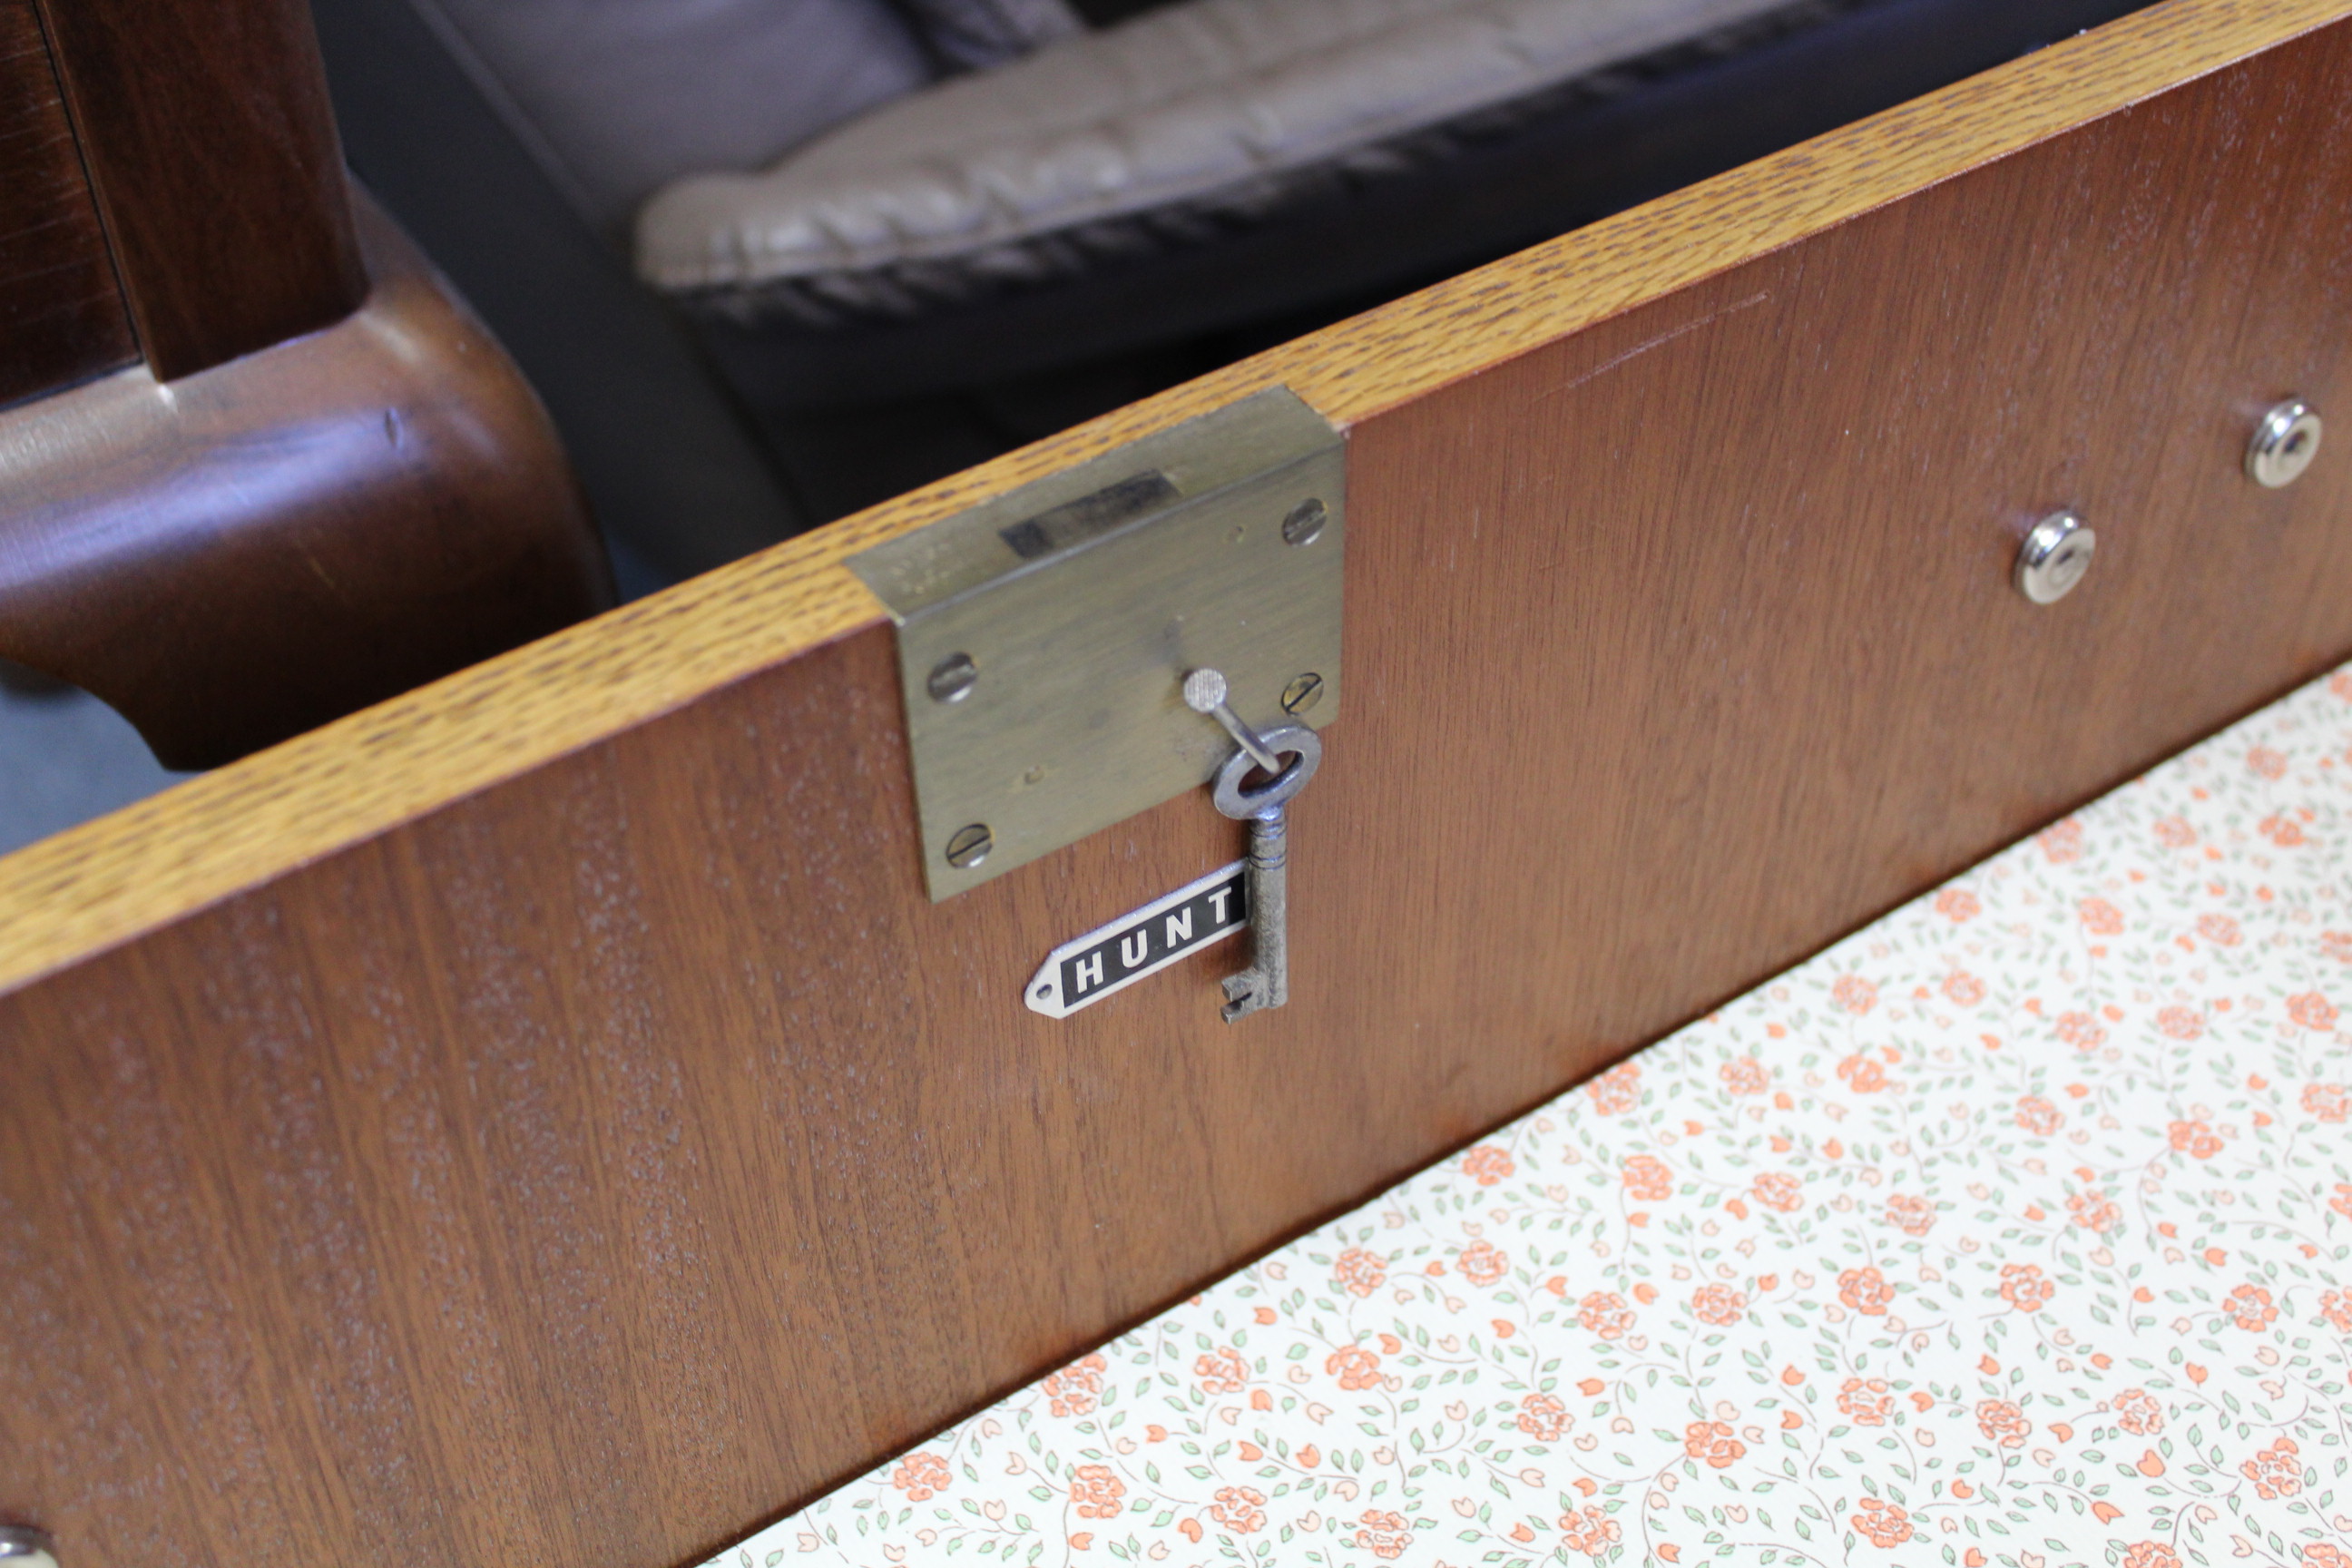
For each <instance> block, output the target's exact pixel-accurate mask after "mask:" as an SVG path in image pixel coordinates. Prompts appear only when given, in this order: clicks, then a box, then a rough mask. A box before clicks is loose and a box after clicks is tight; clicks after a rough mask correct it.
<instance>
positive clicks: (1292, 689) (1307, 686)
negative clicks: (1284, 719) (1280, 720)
mask: <svg viewBox="0 0 2352 1568" xmlns="http://www.w3.org/2000/svg"><path fill="white" fill-rule="evenodd" d="M1322 700H1323V678H1322V677H1321V676H1319V675H1318V674H1316V673H1315V672H1314V671H1313V670H1311V669H1310V670H1308V671H1307V673H1306V674H1305V675H1302V676H1300V677H1299V678H1298V679H1296V680H1294V681H1292V682H1291V683H1290V684H1289V685H1287V686H1286V687H1284V688H1283V689H1282V710H1283V711H1284V712H1285V713H1287V714H1290V715H1291V716H1292V717H1294V718H1296V717H1297V715H1299V714H1301V713H1304V712H1306V711H1307V710H1308V709H1309V708H1312V707H1314V706H1315V705H1316V704H1317V703H1318V702H1320V701H1322Z"/></svg>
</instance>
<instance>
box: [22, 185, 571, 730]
mask: <svg viewBox="0 0 2352 1568" xmlns="http://www.w3.org/2000/svg"><path fill="white" fill-rule="evenodd" d="M357 205H358V206H359V218H360V234H361V241H362V250H363V253H364V255H365V257H366V259H367V264H368V272H369V276H370V279H372V286H371V288H370V289H369V292H368V296H367V300H366V302H365V303H364V304H363V305H362V306H361V308H360V309H359V310H357V311H356V312H355V313H353V314H352V315H351V316H349V317H347V318H345V319H344V320H343V321H340V322H338V323H336V324H335V325H334V326H331V327H329V328H327V329H325V330H323V331H317V332H313V333H310V335H308V336H305V337H300V338H295V339H291V340H289V341H287V342H281V343H278V344H276V345H274V346H272V347H269V348H267V349H263V350H261V351H259V352H257V353H250V354H247V355H245V356H243V357H241V358H238V359H234V360H231V361H229V362H228V363H225V364H221V365H217V366H215V367H214V368H212V369H210V370H206V371H203V372H200V373H198V374H194V375H189V376H185V377H183V378H181V379H179V380H177V381H173V382H170V383H159V382H157V381H156V379H155V378H154V376H153V374H152V373H151V372H150V371H149V370H148V369H147V367H145V366H143V365H139V366H133V367H131V369H128V370H124V371H120V372H117V373H116V374H111V375H109V376H106V377H104V378H102V379H100V380H98V381H95V382H91V383H89V384H85V385H83V386H79V387H77V388H75V389H73V390H72V391H69V392H65V393H60V394H58V395H55V396H52V397H47V398H44V399H42V400H40V401H38V402H37V403H32V404H28V405H23V406H21V407H17V408H14V409H9V410H6V411H5V412H0V475H5V481H6V482H5V495H6V496H7V498H8V499H7V500H6V502H5V512H0V658H11V659H15V660H16V661H17V662H18V663H21V664H25V665H28V666H30V667H32V668H35V669H38V670H42V671H45V672H47V673H48V674H50V675H54V676H57V677H58V678H60V679H66V680H70V681H72V682H74V683H75V684H76V685H78V686H80V687H82V688H84V689H87V690H89V691H90V692H93V693H95V694H96V695H97V696H99V697H100V698H102V699H104V700H106V701H108V702H109V703H111V704H112V705H113V706H114V707H115V708H116V709H117V710H120V711H121V713H122V714H123V715H124V716H125V717H126V718H128V719H129V720H130V721H131V723H133V724H135V725H137V726H138V728H139V731H140V733H141V734H142V735H143V736H145V737H146V739H147V742H148V744H149V745H151V746H152V747H153V748H154V750H155V754H156V756H157V757H158V758H159V759H161V760H162V761H163V763H166V764H167V765H169V766H172V767H175V768H195V767H211V766H215V765H216V764H218V763H225V762H228V761H230V760H232V759H234V758H236V757H238V756H241V755H243V754H244V753H246V752H251V751H254V750H257V749H258V748H260V747H262V746H267V745H269V744H271V743H273V742H278V741H280V740H284V739H285V738H287V737H288V736H290V735H294V734H297V733H299V732H300V731H304V730H307V729H310V728H312V727H314V726H316V725H318V724H320V723H322V722H324V721H327V720H330V719H332V718H336V717H338V716H340V715H341V714H344V713H348V712H350V711H352V710H354V709H357V708H362V707H364V706H366V705H367V704H369V703H371V702H374V701H377V700H381V699H383V698H385V697H389V696H391V695H393V694H394V693H395V692H399V691H403V690H405V689H408V688H410V687H413V686H417V685H420V684H422V683H423V682H425V681H427V680H430V679H435V678H436V677H437V676H441V675H446V674H447V673H449V672H450V671H452V670H455V669H458V668H463V667H464V666H466V665H468V664H472V663H475V662H477V661H478V660H480V659H482V658H488V656H489V655H491V654H494V653H498V652H500V651H501V650H503V649H506V648H509V647H515V646H516V645H518V644H520V643H523V642H527V641H530V639H531V638H533V637H541V636H543V635H545V634H546V633H548V632H551V631H553V630H555V629H556V628H558V627H560V626H566V625H569V624H570V623H572V622H573V621H576V620H579V619H581V618H582V617H583V616H588V615H591V614H593V613H594V612H595V611H597V610H599V609H602V608H604V606H606V605H609V604H610V603H611V602H612V597H613V591H612V579H611V569H610V567H609V566H608V564H607V563H606V561H605V559H604V546H603V543H602V542H601V541H600V540H599V538H598V537H597V534H596V531H595V528H594V525H593V522H592V521H590V519H589V516H588V512H587V509H586V506H585V504H584V502H583V500H582V498H581V495H580V491H579V488H578V486H577V484H576V482H575V481H574V479H573V478H572V469H571V467H570V465H569V463H568V462H567V461H566V460H565V458H564V455H563V451H562V447H561V446H560V445H559V444H558V442H557V439H556V436H555V431H554V428H553V427H552V426H551V425H550V424H549V423H548V420H547V416H546V414H545V413H544V412H543V411H542V410H541V407H540V405H539V400H538V398H537V397H536V396H535V395H533V394H532V392H531V390H530V386H529V385H528V384H526V383H525V382H524V381H523V379H522V377H521V374H520V373H519V372H518V371H517V370H516V369H515V367H514V365H513V363H512V362H511V361H509V359H508V358H507V356H506V354H505V353H504V351H502V350H501V349H500V348H499V345H498V343H497V342H496V340H494V339H493V338H491V336H490V335H489V333H488V331H486V330H485V329H484V328H483V327H482V326H481V324H480V323H479V322H478V321H475V320H474V318H473V316H472V315H471V314H470V313H469V312H468V311H467V310H466V308H465V307H464V305H463V304H462V303H460V302H459V301H458V300H457V299H455V298H454V297H453V296H452V295H451V294H450V293H449V292H448V290H447V289H446V287H445V286H444V285H443V284H442V283H441V281H440V280H439V279H437V278H436V276H435V275H434V274H433V272H432V269H431V268H430V267H429V266H428V265H427V264H426V262H425V259H424V258H423V257H422V256H420V255H419V254H418V253H417V252H416V250H415V248H414V247H412V246H410V245H409V243H408V242H407V240H406V238H405V237H403V236H402V235H401V234H400V233H399V231H398V230H397V229H396V228H395V227H394V226H393V224H392V222H391V221H390V219H388V218H386V217H384V216H383V215H382V214H381V213H380V212H378V211H376V210H375V209H374V208H373V206H372V205H370V204H369V203H367V202H366V200H365V199H364V198H363V197H362V198H361V199H359V201H358V204H357Z"/></svg>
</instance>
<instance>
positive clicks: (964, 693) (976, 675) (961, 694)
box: [923, 653, 980, 702]
mask: <svg viewBox="0 0 2352 1568" xmlns="http://www.w3.org/2000/svg"><path fill="white" fill-rule="evenodd" d="M979 681H980V666H978V665H976V664H974V663H973V662H972V661H971V655H970V654H968V653H951V654H950V655H948V656H947V658H943V659H941V660H940V662H939V663H937V664H935V665H933V666H931V674H930V679H928V680H926V681H924V682H923V689H925V690H927V691H929V693H930V694H931V700H932V701H934V702H961V701H962V700H964V699H965V698H967V697H969V696H971V689H972V688H973V687H974V686H975V685H977V684H979Z"/></svg>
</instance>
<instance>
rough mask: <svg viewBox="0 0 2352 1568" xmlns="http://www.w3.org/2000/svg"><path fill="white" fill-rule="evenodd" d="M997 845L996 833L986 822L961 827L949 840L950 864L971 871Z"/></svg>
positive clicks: (958, 868)
mask: <svg viewBox="0 0 2352 1568" xmlns="http://www.w3.org/2000/svg"><path fill="white" fill-rule="evenodd" d="M995 847H996V835H995V834H993V833H991V832H990V831H989V830H988V824H986V823H985V822H975V823H973V824H971V826H968V827H959V828H957V829H956V830H955V834H954V836H953V837H950V839H949V840H948V864H949V865H950V866H952V867H954V868H956V869H957V870H959V871H969V870H971V868H973V867H974V866H977V865H979V864H980V863H981V862H982V860H985V859H987V858H988V852H989V851H990V850H992V849H993V848H995Z"/></svg>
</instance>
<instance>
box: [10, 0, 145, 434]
mask: <svg viewBox="0 0 2352 1568" xmlns="http://www.w3.org/2000/svg"><path fill="white" fill-rule="evenodd" d="M0 170H5V174H6V177H5V179H0V345H5V352H0V406H5V405H8V404H11V403H15V402H17V401H18V400H20V399H22V398H26V397H33V396H37V395H39V394H41V393H44V392H47V391H49V390H51V389H53V388H55V387H59V386H65V385H68V384H72V383H74V382H77V381H80V380H82V379H84V378H85V377H88V376H92V375H96V374H99V373H100V371H105V370H110V369H112V368H113V367H114V366H116V365H120V364H127V363H130V362H131V360H133V359H136V358H137V357H138V353H139V350H138V347H137V345H136V344H135V343H134V342H132V341H131V321H130V318H129V317H128V316H127V315H125V314H124V312H123V306H122V294H121V290H120V289H117V288H116V287H115V283H114V267H113V264H112V263H111V262H110V260H109V259H108V258H107V251H106V235H105V232H104V231H103V230H102V229H101V228H100V226H99V221H98V207H97V205H96V204H95V203H94V202H93V201H92V200H91V198H90V194H89V178H88V176H87V175H86V174H84V173H83V171H82V165H81V154H80V153H79V151H78V150H77V149H76V147H75V145H74V137H73V127H72V126H71V125H70V124H68V121H67V119H66V108H65V100H63V99H62V98H61V97H60V96H59V95H58V79H57V73H56V70H55V69H54V68H53V67H52V65H51V63H50V59H49V50H48V44H47V40H46V39H45V38H44V37H43V36H42V33H41V23H40V17H39V16H38V15H37V13H36V12H35V10H34V8H33V0H0Z"/></svg>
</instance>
